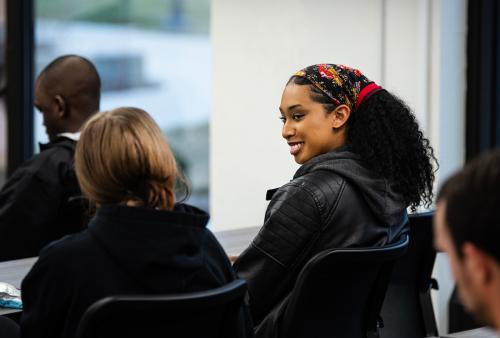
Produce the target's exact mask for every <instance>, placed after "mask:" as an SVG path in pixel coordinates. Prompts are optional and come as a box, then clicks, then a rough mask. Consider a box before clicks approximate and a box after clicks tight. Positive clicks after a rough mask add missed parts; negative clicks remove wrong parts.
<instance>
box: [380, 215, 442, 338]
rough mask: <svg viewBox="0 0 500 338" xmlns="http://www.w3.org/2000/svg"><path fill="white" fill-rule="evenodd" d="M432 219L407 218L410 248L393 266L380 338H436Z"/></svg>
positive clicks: (384, 306)
mask: <svg viewBox="0 0 500 338" xmlns="http://www.w3.org/2000/svg"><path fill="white" fill-rule="evenodd" d="M433 215H434V212H433V211H431V212H425V213H419V214H412V215H410V216H409V219H410V245H409V247H408V251H407V253H406V254H405V255H404V256H403V257H402V258H401V259H400V260H398V262H397V263H396V264H395V265H394V270H393V275H392V280H391V283H390V284H389V288H388V289H387V294H386V296H385V301H384V305H383V306H382V318H383V320H384V327H383V328H382V329H381V330H380V336H381V338H402V337H404V338H423V337H431V336H439V335H438V329H437V325H436V319H435V316H434V309H433V307H432V301H431V289H432V288H435V289H437V282H436V281H435V280H433V279H432V277H431V274H432V269H433V267H434V261H435V259H436V250H435V249H434V245H433V239H432V238H433V236H432V217H433Z"/></svg>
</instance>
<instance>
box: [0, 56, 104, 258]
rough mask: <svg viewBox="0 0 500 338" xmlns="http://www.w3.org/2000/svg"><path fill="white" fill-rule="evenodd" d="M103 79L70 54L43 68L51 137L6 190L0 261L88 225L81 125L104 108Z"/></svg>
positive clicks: (1, 194) (1, 204)
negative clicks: (80, 167) (78, 154)
mask: <svg viewBox="0 0 500 338" xmlns="http://www.w3.org/2000/svg"><path fill="white" fill-rule="evenodd" d="M100 90H101V80H100V78H99V74H98V73H97V70H96V68H95V67H94V65H93V64H92V63H91V62H90V61H89V60H87V59H85V58H83V57H80V56H77V55H65V56H61V57H59V58H57V59H55V60H54V61H52V62H51V63H50V64H49V65H48V66H47V67H46V68H45V69H43V70H42V72H41V73H40V75H39V76H38V78H37V80H36V82H35V106H36V108H37V109H38V110H39V111H40V113H41V114H42V115H43V124H44V126H45V129H46V133H47V135H48V138H49V143H47V144H40V153H39V154H36V155H34V156H33V157H32V158H31V159H30V160H28V161H27V162H25V163H24V164H23V165H21V166H20V167H19V168H18V169H17V170H16V171H15V172H14V173H13V174H12V176H11V177H10V178H9V179H8V180H7V182H6V183H5V185H4V186H3V188H2V190H1V191H0V238H1V244H0V261H4V260H10V259H18V258H24V257H31V256H37V255H38V252H39V251H40V249H41V248H42V247H43V246H45V245H46V244H48V243H49V242H51V241H53V240H56V239H59V238H60V237H62V236H64V235H66V234H69V233H73V232H77V231H80V230H81V229H83V227H84V219H85V215H84V212H85V211H84V204H83V199H82V196H81V192H80V188H79V186H78V182H77V179H76V176H75V172H74V168H73V155H74V151H75V146H76V141H77V140H78V138H79V130H80V128H81V127H82V125H83V124H84V123H85V121H86V120H87V119H88V118H89V117H90V116H91V115H93V114H94V113H96V112H97V111H99V102H100Z"/></svg>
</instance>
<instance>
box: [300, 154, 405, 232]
mask: <svg viewBox="0 0 500 338" xmlns="http://www.w3.org/2000/svg"><path fill="white" fill-rule="evenodd" d="M317 170H324V171H329V172H333V173H335V174H337V175H339V176H342V177H343V178H344V179H345V180H346V181H348V183H349V184H350V185H352V186H354V187H355V188H356V189H357V190H358V191H359V192H360V193H361V194H362V195H363V197H364V199H365V201H366V202H367V204H368V206H369V208H370V209H371V210H372V212H373V213H374V214H375V216H376V217H377V219H379V220H380V221H381V222H383V223H384V224H388V225H395V224H399V223H401V222H402V220H401V212H402V211H404V210H406V208H407V205H406V204H405V203H404V200H403V196H402V195H401V194H400V193H398V192H396V191H395V190H394V189H393V187H392V186H391V184H390V182H389V181H388V180H387V179H385V178H384V177H381V176H380V175H378V174H377V173H375V172H373V171H371V170H369V169H367V168H366V167H364V166H363V162H362V160H361V158H360V156H359V155H357V154H355V153H353V152H351V151H349V150H348V149H347V148H346V147H343V148H342V149H339V150H334V151H331V152H328V153H325V154H321V155H319V156H316V157H314V158H312V159H311V160H309V161H308V162H306V163H304V164H303V165H302V166H301V167H300V168H299V169H298V170H297V172H296V173H295V175H294V179H295V178H298V177H300V176H303V175H306V174H308V173H311V172H314V171H317ZM405 215H406V213H405Z"/></svg>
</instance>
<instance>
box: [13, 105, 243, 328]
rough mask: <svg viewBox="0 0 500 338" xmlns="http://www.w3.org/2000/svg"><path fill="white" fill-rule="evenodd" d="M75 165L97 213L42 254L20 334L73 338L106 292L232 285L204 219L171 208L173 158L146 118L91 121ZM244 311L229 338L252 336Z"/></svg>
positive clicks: (127, 114)
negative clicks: (81, 228)
mask: <svg viewBox="0 0 500 338" xmlns="http://www.w3.org/2000/svg"><path fill="white" fill-rule="evenodd" d="M75 167H76V173H77V177H78V181H79V183H80V185H81V188H82V191H83V193H84V194H85V195H86V196H87V198H89V200H90V201H91V202H93V203H95V205H96V208H97V212H96V215H95V216H94V218H93V219H92V220H91V222H90V223H89V227H88V229H87V230H85V231H83V232H81V233H79V234H76V235H72V236H68V237H65V238H63V239H62V240H60V241H57V242H54V243H52V244H50V245H49V246H47V247H45V248H44V249H43V250H42V252H41V254H40V257H39V260H38V261H37V263H36V264H35V266H34V267H33V269H32V270H31V271H30V272H29V274H28V275H27V277H26V278H25V279H24V281H23V283H22V298H23V303H24V310H23V315H22V318H21V336H22V337H51V338H57V337H73V336H74V334H75V330H76V328H77V325H78V323H79V321H80V318H81V316H82V314H83V313H84V311H85V310H86V309H87V308H88V307H89V306H90V305H91V304H93V303H94V302H95V301H97V300H99V299H101V298H103V297H106V296H109V295H113V294H168V293H183V292H193V291H201V290H207V289H212V288H216V287H219V286H222V285H224V284H227V283H229V282H230V281H232V280H233V279H234V273H233V272H232V269H231V265H230V263H229V261H228V259H227V257H226V255H225V253H224V251H223V249H222V248H221V246H220V245H219V243H218V242H217V240H216V239H215V237H214V236H213V234H212V233H211V232H210V231H209V230H208V229H206V224H207V221H208V215H207V214H206V213H205V212H203V211H201V210H199V209H197V208H195V207H192V206H189V205H186V204H182V203H176V200H175V193H174V185H175V182H176V178H177V176H178V172H177V166H176V162H175V159H174V156H173V155H172V152H171V150H170V148H169V146H168V144H167V142H166V140H165V139H164V138H163V136H162V134H161V130H160V128H159V127H158V126H157V125H156V123H155V122H154V121H153V119H152V118H151V117H150V116H149V115H148V114H147V113H146V112H145V111H143V110H141V109H137V108H118V109H114V110H111V111H107V112H101V113H99V114H98V115H96V116H95V117H93V118H92V119H90V120H89V121H88V122H87V124H86V125H85V127H84V129H83V131H82V134H81V138H80V141H79V142H78V146H77V149H76V154H75ZM245 314H246V312H245V311H242V316H241V317H240V323H239V325H238V327H237V328H236V331H237V332H232V333H231V334H230V337H245V336H246V334H247V332H249V331H251V329H249V328H250V327H251V326H250V325H247V324H246V320H245V318H244V316H245Z"/></svg>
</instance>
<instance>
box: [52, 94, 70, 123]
mask: <svg viewBox="0 0 500 338" xmlns="http://www.w3.org/2000/svg"><path fill="white" fill-rule="evenodd" d="M54 105H55V108H56V113H57V116H58V117H59V118H64V117H66V116H67V114H68V112H67V110H66V101H65V100H64V98H63V97H62V96H61V95H56V96H54Z"/></svg>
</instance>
